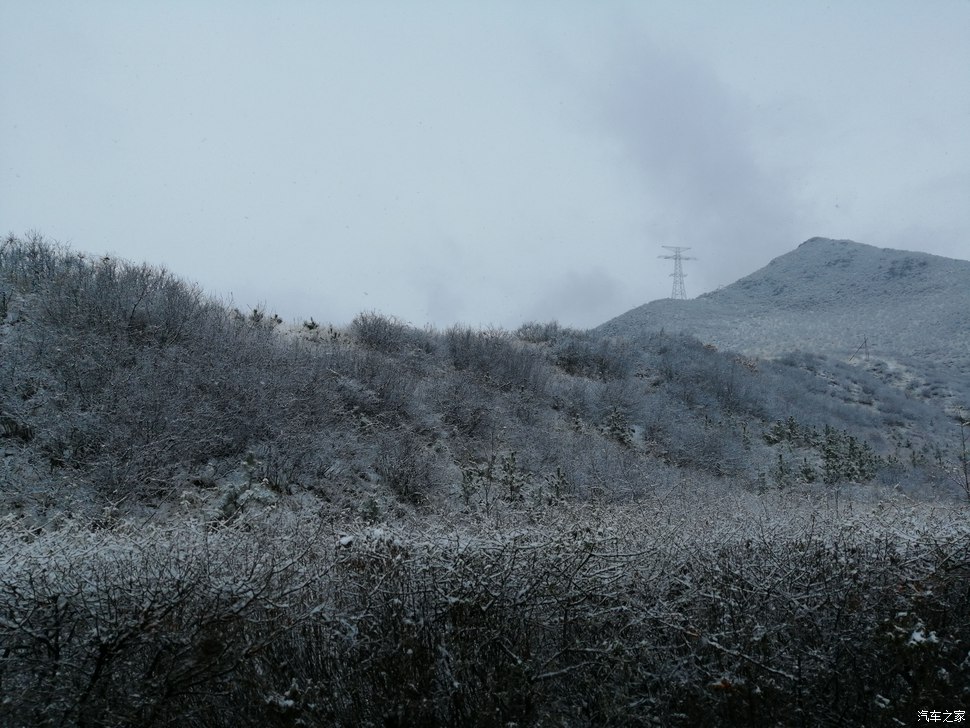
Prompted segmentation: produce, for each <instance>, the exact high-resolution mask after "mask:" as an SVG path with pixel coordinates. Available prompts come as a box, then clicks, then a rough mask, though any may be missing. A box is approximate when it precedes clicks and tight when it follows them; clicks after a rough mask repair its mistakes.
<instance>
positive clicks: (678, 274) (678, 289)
mask: <svg viewBox="0 0 970 728" xmlns="http://www.w3.org/2000/svg"><path fill="white" fill-rule="evenodd" d="M661 247H663V248H666V249H667V250H672V251H674V254H673V255H658V256H657V257H658V258H663V259H665V260H672V261H674V272H673V273H671V274H670V277H671V278H673V279H674V290H673V292H672V293H671V294H670V297H671V298H680V299H684V298H687V291H686V290H684V278H686V277H687V276H686V275H685V274H684V264H683V261H685V260H697V258H691V257H690V256H687V255H681V253H683V252H684V251H685V250H690V248H684V247H681V246H678V245H662V246H661Z"/></svg>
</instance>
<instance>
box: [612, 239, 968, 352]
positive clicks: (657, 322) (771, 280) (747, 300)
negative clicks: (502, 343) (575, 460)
mask: <svg viewBox="0 0 970 728" xmlns="http://www.w3.org/2000/svg"><path fill="white" fill-rule="evenodd" d="M968 313H970V262H968V261H964V260H954V259H951V258H943V257H939V256H935V255H928V254H925V253H915V252H909V251H904V250H890V249H884V248H877V247H873V246H870V245H863V244H861V243H855V242H852V241H849V240H829V239H826V238H812V239H811V240H807V241H806V242H804V243H802V244H801V245H800V246H798V248H796V249H795V250H793V251H792V252H790V253H787V254H785V255H782V256H780V257H778V258H776V259H774V260H772V261H771V262H770V263H769V264H768V265H767V266H765V267H764V268H762V269H760V270H758V271H756V272H754V273H752V274H751V275H749V276H746V277H745V278H742V279H740V280H738V281H736V282H735V283H733V284H731V285H730V286H727V287H725V288H722V289H720V290H718V291H715V292H713V293H708V294H705V295H703V296H701V297H699V298H696V299H693V300H689V301H676V300H670V299H667V300H660V301H653V302H651V303H647V304H645V305H643V306H640V307H638V308H635V309H632V310H631V311H628V312H626V313H624V314H622V315H620V316H618V317H616V318H614V319H612V320H610V321H608V322H606V323H605V324H603V325H601V326H600V327H598V328H597V329H596V331H598V332H599V333H603V334H609V335H629V334H631V333H635V332H638V331H645V330H647V331H649V330H659V329H665V330H666V331H668V332H671V333H675V332H676V333H680V332H683V333H688V334H691V335H694V336H697V337H698V338H700V339H702V340H703V341H706V342H710V343H713V344H715V345H717V346H719V347H723V348H727V349H733V350H737V351H741V352H744V353H748V354H756V355H760V356H777V355H780V354H783V353H785V352H789V351H794V350H802V351H812V352H816V353H826V354H830V355H835V356H840V357H845V358H848V357H851V356H853V355H854V354H860V355H864V354H865V352H866V350H868V352H869V354H871V355H872V356H875V357H879V358H882V359H889V360H898V361H905V362H910V361H914V360H917V361H921V362H928V363H933V364H936V365H946V366H948V367H949V366H952V367H955V368H957V369H958V370H966V369H967V368H968V359H970V316H968Z"/></svg>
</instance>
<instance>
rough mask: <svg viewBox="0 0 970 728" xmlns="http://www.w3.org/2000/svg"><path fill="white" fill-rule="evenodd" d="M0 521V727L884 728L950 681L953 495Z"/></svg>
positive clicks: (958, 567) (957, 603)
mask: <svg viewBox="0 0 970 728" xmlns="http://www.w3.org/2000/svg"><path fill="white" fill-rule="evenodd" d="M752 505H756V504H753V503H744V502H742V501H732V500H731V499H723V498H721V499H716V500H714V501H709V500H707V499H706V498H704V497H703V496H702V495H701V494H695V495H694V496H692V497H691V499H690V501H689V507H688V502H687V501H685V500H682V499H680V498H678V497H669V496H668V497H667V498H666V499H653V498H651V499H645V500H643V501H642V502H641V503H640V506H639V508H638V509H637V511H636V513H633V512H631V511H630V510H615V509H611V508H597V509H578V510H573V509H567V510H559V511H556V512H546V513H545V515H544V516H543V517H542V518H541V519H540V520H539V521H538V522H536V523H534V524H533V525H531V526H524V525H520V526H519V527H517V528H515V529H505V530H497V529H494V528H491V527H483V528H477V529H474V530H469V529H468V528H467V526H463V527H461V528H459V529H453V528H451V527H447V526H443V525H440V524H439V525H434V526H429V525H424V526H420V525H417V526H416V525H412V526H411V527H410V528H409V529H407V530H406V531H405V530H402V529H400V528H398V529H389V528H386V527H385V528H373V527H370V528H366V527H361V526H360V525H357V526H351V527H350V528H349V529H348V530H345V531H342V532H333V531H332V530H331V529H330V528H328V527H322V526H321V524H322V523H323V521H321V520H320V519H319V518H318V517H316V516H315V515H314V514H308V513H306V512H303V513H302V514H300V515H293V514H287V513H284V512H282V511H277V512H276V513H275V515H274V514H265V513H264V514H262V515H261V516H260V517H259V518H258V519H253V518H249V519H243V520H240V521H239V522H237V523H236V524H235V525H231V526H220V527H217V528H214V529H213V528H212V527H211V526H206V525H204V524H201V523H199V522H198V521H195V520H187V521H185V522H183V523H181V524H179V526H178V527H177V528H176V527H163V526H155V527H148V528H145V527H144V526H142V527H138V528H135V527H134V526H127V525H125V524H119V525H118V526H117V527H115V528H114V529H112V530H110V531H109V530H101V531H95V532H91V531H89V530H87V529H85V528H70V529H65V530H62V531H60V532H58V533H44V534H35V533H32V532H30V531H28V530H26V529H22V528H16V527H13V526H12V524H10V523H6V524H4V526H5V527H4V528H3V529H0V645H2V649H0V696H2V698H0V723H3V724H5V725H37V726H45V725H51V726H53V725H86V726H118V725H139V726H145V727H146V728H148V727H150V726H165V725H173V726H176V725H177V726H206V727H207V728H210V727H213V726H227V727H228V726H233V727H234V728H235V727H236V726H261V727H264V726H299V725H334V726H388V725H392V726H393V725H471V726H507V725H510V724H515V725H548V726H554V725H589V726H609V725H614V726H621V725H622V726H629V725H669V726H688V725H691V726H692V725H698V724H716V725H736V726H756V725H766V726H767V725H786V726H813V727H814V726H818V725H870V726H880V725H886V726H889V725H898V724H901V723H902V724H910V723H915V722H916V720H917V714H918V711H919V710H941V711H942V710H947V711H953V710H960V709H964V708H965V707H966V705H967V699H968V698H970V690H968V686H970V662H968V660H967V653H968V650H970V622H968V621H967V619H966V615H967V613H968V612H970V530H968V526H967V520H966V513H965V510H964V512H963V513H959V512H957V511H952V512H950V513H948V514H943V513H941V512H940V511H939V510H938V509H937V510H936V511H932V512H931V510H930V509H929V508H923V509H919V508H916V509H914V508H912V507H911V506H909V505H907V506H906V507H904V508H899V507H898V506H893V505H888V506H884V507H882V508H881V509H876V510H873V509H863V508H860V507H859V506H858V504H856V506H855V509H854V511H851V510H849V509H847V508H845V507H842V508H841V509H835V508H827V509H826V508H819V507H818V506H817V504H813V505H812V506H811V508H810V509H806V508H805V504H804V503H800V502H798V501H797V499H795V498H792V497H791V496H786V497H785V498H784V499H781V500H777V501H771V502H770V503H768V504H767V505H763V508H764V510H763V513H762V515H761V516H758V515H756V513H757V511H756V510H755V509H754V508H752V507H751V506H752Z"/></svg>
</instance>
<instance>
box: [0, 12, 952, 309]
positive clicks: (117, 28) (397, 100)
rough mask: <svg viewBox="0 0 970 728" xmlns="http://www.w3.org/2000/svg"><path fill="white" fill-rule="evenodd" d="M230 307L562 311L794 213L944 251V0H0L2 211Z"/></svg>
mask: <svg viewBox="0 0 970 728" xmlns="http://www.w3.org/2000/svg"><path fill="white" fill-rule="evenodd" d="M30 230H34V231H38V232H40V233H42V234H44V235H45V236H46V237H48V238H50V239H52V240H56V241H59V242H62V243H65V244H68V245H70V246H71V247H72V248H74V249H76V250H81V251H86V252H91V253H99V254H100V253H103V252H109V253H111V254H114V255H117V256H121V257H124V258H128V259H131V260H134V261H136V262H142V261H148V262H151V263H157V264H162V265H165V266H166V267H168V268H169V269H171V270H172V271H174V272H175V273H177V274H178V275H180V276H182V277H184V278H187V279H189V280H192V281H195V282H198V283H199V284H201V285H202V286H203V288H204V289H205V290H206V291H208V292H210V293H212V294H214V295H218V296H221V297H225V298H226V299H228V298H229V297H230V296H231V297H232V300H233V302H234V303H235V305H237V306H239V307H240V308H252V307H253V306H256V305H258V304H265V306H266V308H267V309H268V310H271V311H277V312H278V313H279V314H280V315H281V316H283V317H284V319H286V320H288V321H302V320H303V319H306V318H309V317H310V316H313V317H314V318H315V319H316V320H317V321H328V322H333V323H337V324H341V323H346V322H348V321H349V320H350V319H351V318H352V317H353V316H354V315H355V314H356V313H358V312H360V311H363V310H378V311H383V312H385V313H388V314H392V315H396V316H398V317H400V318H401V319H404V320H407V321H410V322H412V323H414V324H416V325H423V324H426V323H432V324H434V325H437V326H447V325H449V324H451V323H453V322H456V321H460V322H463V323H468V324H472V325H482V326H487V325H499V326H505V327H508V328H515V327H517V326H518V325H519V324H521V323H522V322H524V321H527V320H550V319H556V320H558V321H560V322H561V323H563V324H568V325H573V326H580V327H587V326H593V325H596V324H599V323H601V322H603V321H605V320H607V319H609V318H611V317H613V316H615V315H618V314H620V313H622V312H624V311H626V310H627V309H630V308H632V307H634V306H637V305H640V304H642V303H645V302H647V301H650V300H653V299H656V298H663V297H666V296H669V295H670V292H671V278H670V274H671V272H672V270H673V267H672V264H671V262H670V261H668V260H662V259H659V258H658V256H659V255H661V254H663V253H664V252H665V251H664V249H663V248H661V246H662V245H680V246H689V247H690V248H691V249H690V251H688V253H687V254H688V255H691V256H695V257H696V258H697V260H692V261H688V262H687V263H686V264H685V271H686V273H687V279H686V288H687V294H688V296H696V295H698V294H700V293H702V292H704V291H709V290H713V289H715V288H717V287H718V286H720V285H726V284H729V283H731V282H733V281H734V280H736V279H737V278H740V277H742V276H744V275H746V274H748V273H751V272H753V271H754V270H756V269H757V268H760V267H761V266H763V265H765V264H766V263H767V262H768V261H769V260H770V259H771V258H773V257H776V256H778V255H781V254H783V253H786V252H788V251H790V250H792V249H794V248H795V247H796V246H797V245H798V244H799V243H801V242H802V241H803V240H805V239H807V238H810V237H813V236H816V235H819V236H825V237H837V238H851V239H853V240H857V241H859V242H863V243H869V244H872V245H878V246H881V247H894V248H905V249H910V250H920V251H925V252H929V253H935V254H938V255H946V256H950V257H959V258H970V0H935V1H934V2H925V1H923V0H911V1H908V2H907V1H893V0H874V1H873V2H863V1H861V0H859V1H857V2H831V3H828V2H810V1H809V2H777V1H771V2H723V1H721V0H718V1H716V2H686V1H681V0H677V1H671V2H659V1H658V2H654V1H647V0H640V1H637V2H565V1H561V0H560V1H556V2H530V1H528V0H526V1H524V2H499V1H497V0H489V1H488V2H484V1H483V2H477V3H472V2H433V3H432V2H350V1H349V0H347V1H346V2H338V1H336V0H334V1H331V2H322V1H311V0H304V1H298V0H293V1H290V2H269V0H267V1H266V2H240V1H237V0H233V1H231V2H230V1H228V0H227V1H226V2H216V1H215V0H211V1H206V0H183V1H182V2H177V1H168V2H162V1H161V0H159V1H158V2H148V1H147V0H146V1H145V2H122V1H121V0H117V1H115V2H99V1H98V0H86V1H85V2H83V3H82V2H74V1H72V2H67V1H65V2H48V1H45V0H34V1H32V2H12V1H11V2H5V1H3V0H0V232H3V233H6V232H12V233H14V234H17V235H21V234H24V233H25V232H27V231H30Z"/></svg>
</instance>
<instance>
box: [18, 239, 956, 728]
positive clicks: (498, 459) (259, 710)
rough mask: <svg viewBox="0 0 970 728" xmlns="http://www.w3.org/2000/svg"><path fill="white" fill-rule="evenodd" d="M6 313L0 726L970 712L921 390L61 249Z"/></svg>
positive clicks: (833, 717) (945, 406) (944, 414)
mask: <svg viewBox="0 0 970 728" xmlns="http://www.w3.org/2000/svg"><path fill="white" fill-rule="evenodd" d="M0 314H2V315H0V452H2V455H3V457H2V460H0V493H2V503H0V508H2V513H0V517H2V521H0V541H2V543H0V724H8V723H9V724H11V725H72V724H79V725H166V724H177V725H200V726H201V725H214V726H218V725H223V724H224V725H280V726H284V725H320V724H335V725H411V724H425V725H435V724H442V723H449V724H461V725H466V724H472V725H475V724H478V725H508V724H511V723H514V724H517V725H546V724H548V725H552V724H556V725H559V724H562V723H563V722H566V723H569V724H581V725H582V724H588V725H604V724H606V725H608V724H613V725H628V724H651V723H655V724H660V725H686V724H693V723H697V722H709V721H714V722H717V723H719V724H736V725H757V724H764V725H776V724H785V725H788V724H795V725H799V724H801V725H816V724H818V723H819V722H820V721H821V722H826V721H828V722H831V723H839V722H864V723H869V724H879V723H886V724H889V722H890V721H891V720H892V719H894V718H898V719H900V720H910V719H912V716H910V713H911V712H914V711H915V710H917V709H922V708H925V707H929V706H930V704H931V703H933V701H937V703H938V702H939V701H941V700H945V699H952V700H960V699H962V700H965V698H966V697H967V695H966V693H963V692H961V690H963V687H962V686H965V685H968V684H970V679H968V678H970V674H968V669H970V662H968V660H970V642H968V635H967V623H966V619H965V616H962V615H965V614H966V613H967V608H968V606H970V605H968V604H967V599H968V594H970V579H968V576H970V574H968V572H970V563H968V555H967V548H968V543H970V538H968V537H970V533H968V529H967V526H966V525H965V524H966V514H967V512H966V507H965V505H963V504H964V503H966V501H967V499H968V497H970V480H968V475H967V473H968V457H967V441H966V436H967V435H968V432H967V430H966V428H964V429H961V427H960V425H959V419H960V412H961V410H959V409H958V408H956V409H955V407H956V406H957V405H956V400H957V399H959V397H960V396H961V395H960V394H959V392H960V391H962V390H959V389H957V390H956V393H954V392H955V390H954V388H953V387H949V388H948V389H947V396H946V397H943V398H941V397H940V396H936V393H935V390H933V387H934V386H935V385H934V382H935V381H936V379H937V378H938V375H937V374H936V373H934V372H932V371H929V370H927V372H926V373H925V374H924V378H923V379H917V378H916V377H915V375H914V374H913V373H912V372H911V371H906V372H905V375H906V376H905V382H907V383H912V382H914V381H918V382H921V383H920V384H919V385H918V386H916V387H915V388H908V387H901V386H899V384H900V382H899V381H898V380H899V378H900V377H902V376H903V374H901V373H900V370H899V369H894V368H892V367H889V366H888V365H884V364H880V363H879V362H878V361H876V360H873V361H870V362H856V363H854V364H851V363H845V362H842V361H839V360H837V359H834V358H831V357H827V356H823V355H817V354H808V353H793V354H790V355H787V356H785V357H782V358H780V359H778V360H762V359H756V358H751V357H746V356H741V355H738V354H735V353H732V352H729V351H719V350H717V349H716V348H715V347H713V346H710V345H705V344H703V343H702V342H700V341H698V340H696V339H692V338H690V337H687V336H682V335H672V334H670V333H666V332H664V331H651V330H649V329H645V330H643V331H641V332H639V333H638V334H637V335H635V336H628V337H622V338H621V337H606V336H601V335H597V334H595V333H593V332H584V331H576V330H572V329H568V328H564V327H561V326H558V325H557V324H555V323H543V324H539V323H529V324H525V325H523V326H522V327H521V328H520V329H519V330H517V331H515V332H509V331H503V330H476V329H472V328H468V327H464V326H454V327H452V328H449V329H447V330H445V331H437V330H433V329H419V328H415V327H413V326H410V325H408V324H406V323H404V322H401V321H398V320H396V319H394V318H392V317H388V316H385V315H382V314H379V313H375V312H367V313H362V314H360V315H359V316H358V317H357V318H356V319H354V321H353V322H352V323H351V324H350V325H349V326H347V327H337V328H335V327H333V326H327V325H321V324H319V323H317V322H316V321H315V320H314V319H312V318H311V319H308V320H307V321H306V322H304V323H303V324H302V325H296V326H286V325H284V324H283V323H282V322H281V321H280V320H279V318H278V317H276V316H274V315H272V314H271V313H270V312H267V311H264V310H262V309H255V310H251V311H247V312H243V311H239V310H236V309H233V308H231V307H228V306H226V305H224V304H222V303H221V302H218V301H215V300H212V299H210V298H208V297H207V296H205V295H204V294H203V293H202V292H201V291H200V290H199V289H198V288H196V287H195V286H192V285H190V284H188V283H186V282H184V281H182V280H180V279H178V278H177V277H175V276H174V275H172V274H171V273H169V272H167V271H165V270H163V269H159V268H156V267H152V266H148V265H133V264H130V263H127V262H125V261H118V260H114V259H110V258H88V257H86V256H84V255H82V254H79V253H75V252H72V251H70V250H67V249H63V248H60V247H58V246H54V245H51V244H49V243H47V242H45V241H44V240H42V239H40V238H37V237H33V238H28V239H17V238H13V237H11V238H8V239H7V240H5V241H4V242H2V243H0ZM920 387H922V389H920ZM927 388H929V389H927ZM924 390H926V392H925V393H924ZM924 394H925V396H924ZM937 703H933V705H936V704H937Z"/></svg>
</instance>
